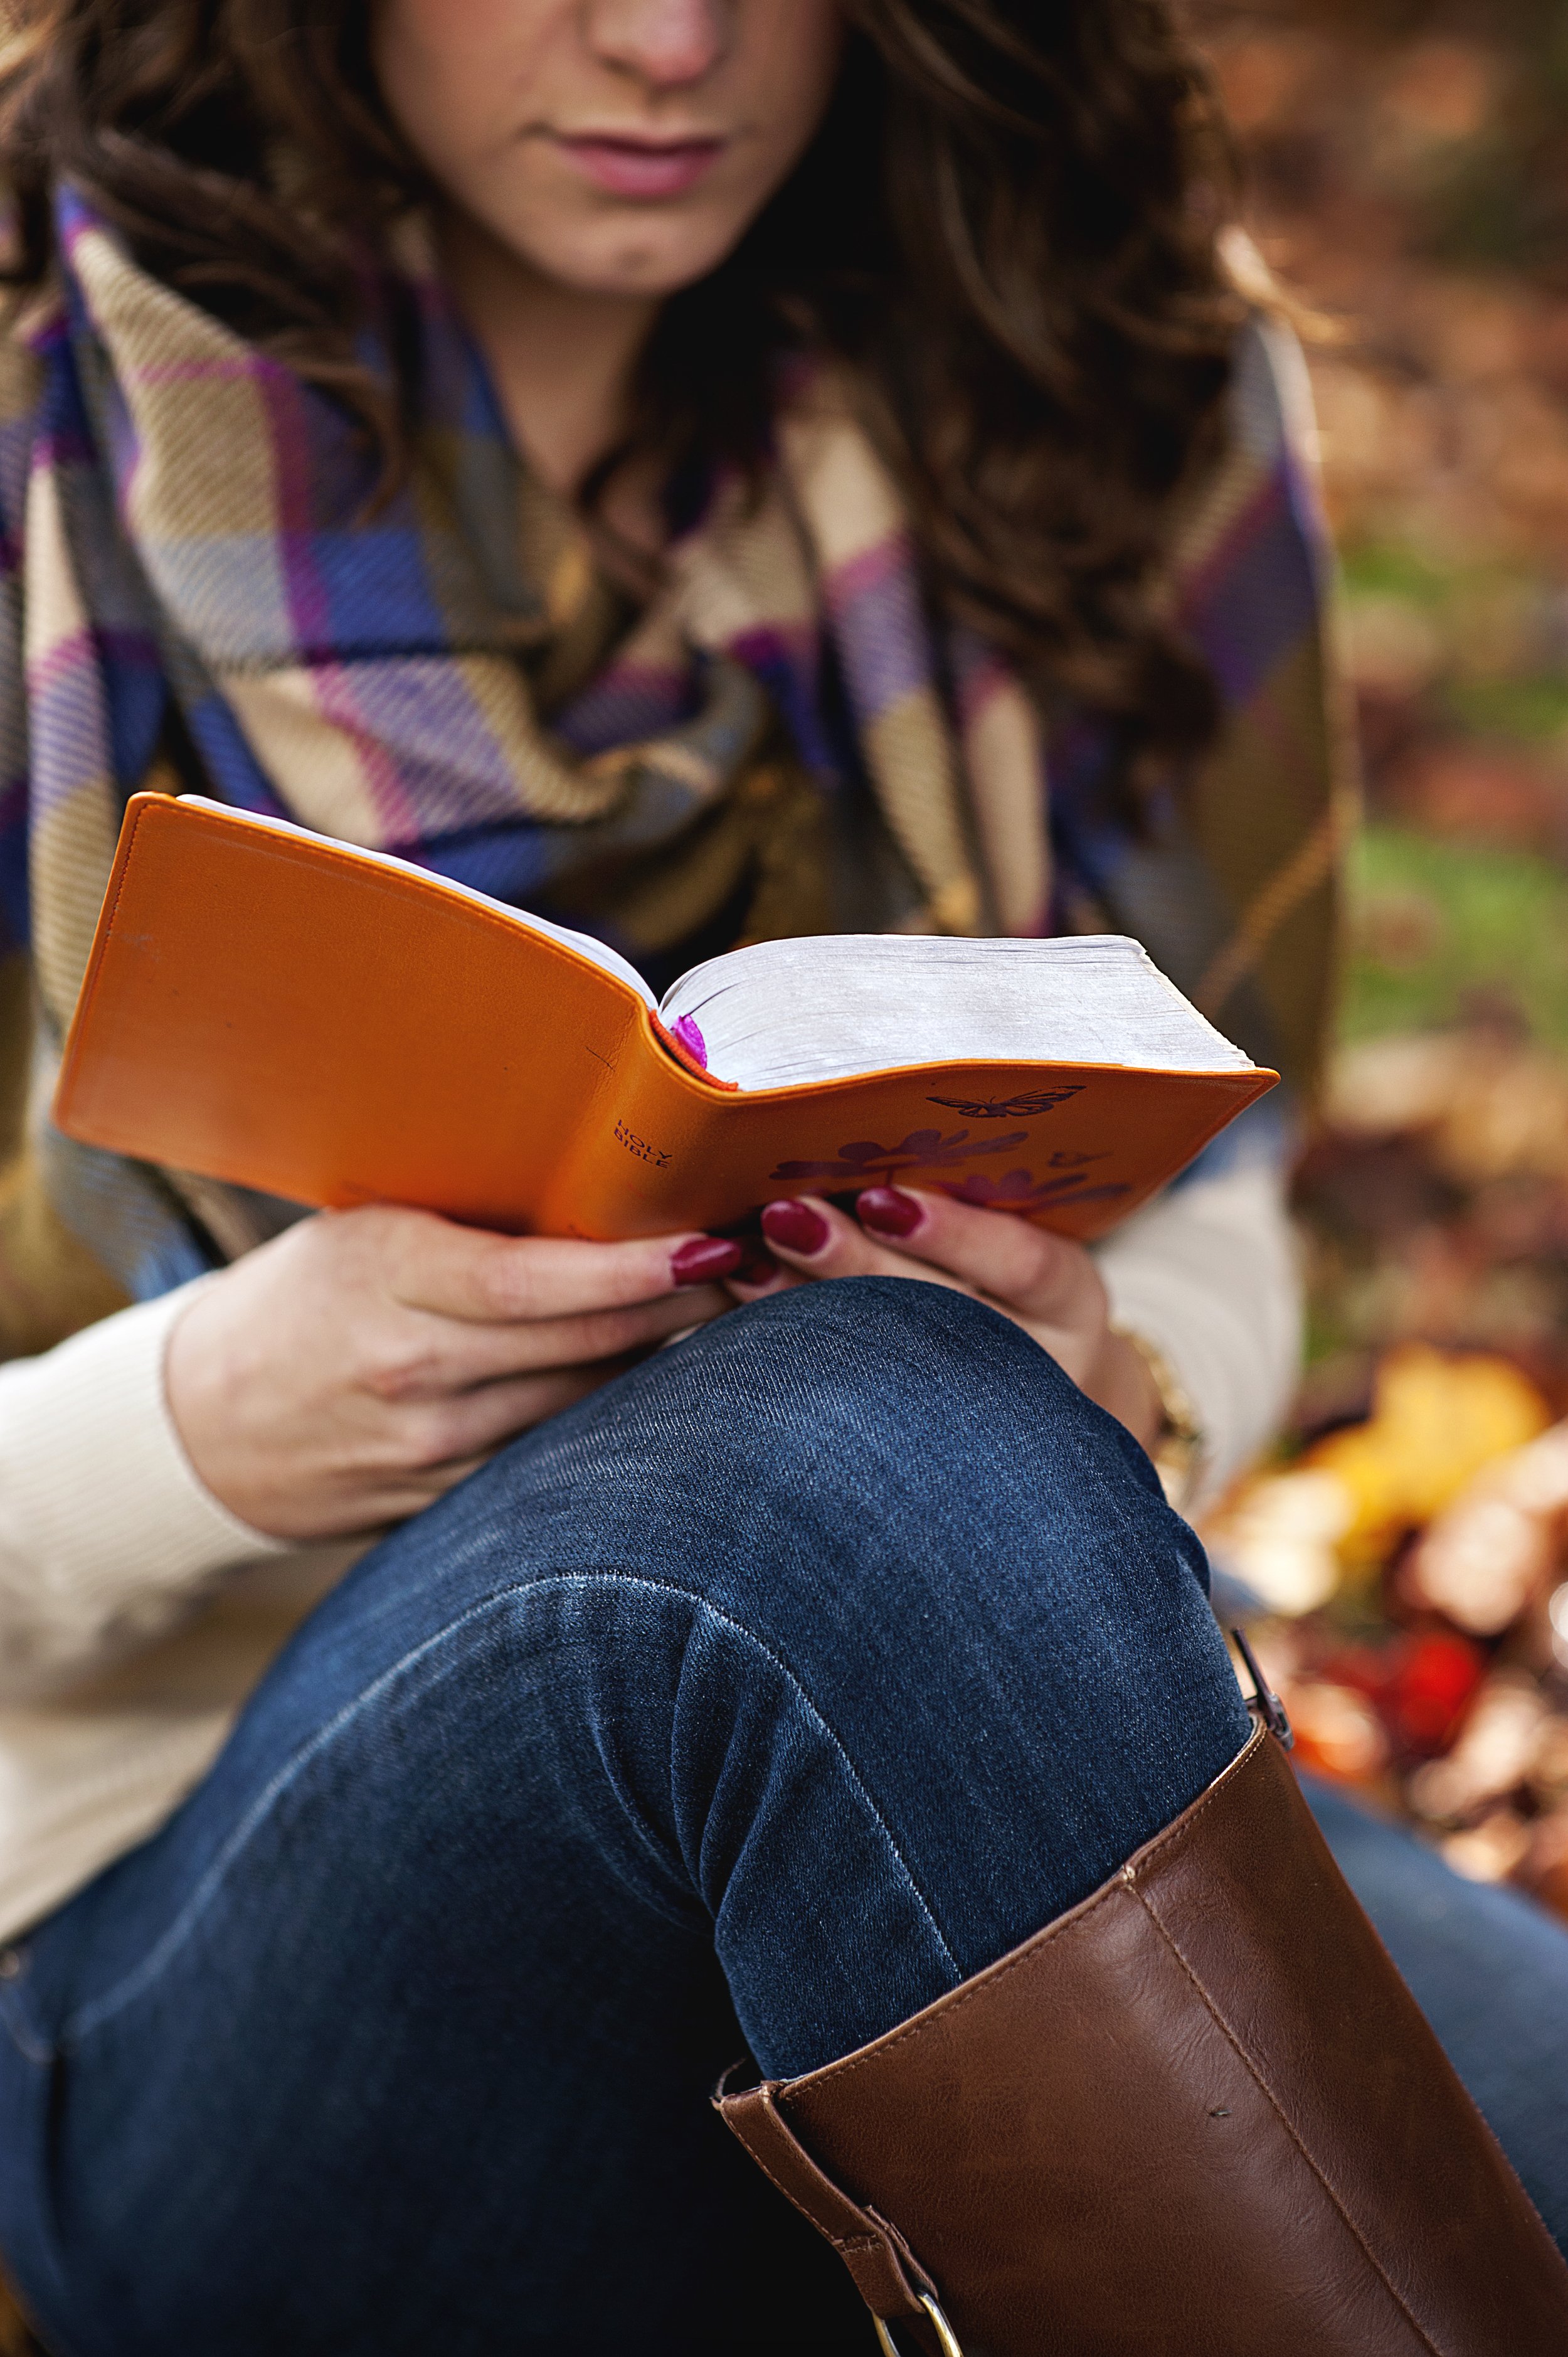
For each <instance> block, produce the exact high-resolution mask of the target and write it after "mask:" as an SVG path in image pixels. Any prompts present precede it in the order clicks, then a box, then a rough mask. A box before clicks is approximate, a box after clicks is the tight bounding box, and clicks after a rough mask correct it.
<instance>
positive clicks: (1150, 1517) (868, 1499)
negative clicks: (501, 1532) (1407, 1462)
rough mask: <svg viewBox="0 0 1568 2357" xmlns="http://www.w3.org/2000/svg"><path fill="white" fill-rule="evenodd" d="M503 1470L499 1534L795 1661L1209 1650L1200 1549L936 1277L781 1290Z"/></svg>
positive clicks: (1123, 1448) (997, 1332) (1136, 1472)
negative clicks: (504, 1518) (840, 1655)
mask: <svg viewBox="0 0 1568 2357" xmlns="http://www.w3.org/2000/svg"><path fill="white" fill-rule="evenodd" d="M511 1455H512V1457H513V1458H514V1460H515V1461H514V1464H513V1467H512V1469H511V1470H510V1472H503V1473H502V1474H500V1475H499V1477H498V1478H499V1480H500V1482H501V1484H502V1492H503V1495H504V1496H505V1497H506V1498H507V1500H508V1512H510V1515H511V1517H512V1520H511V1543H512V1544H522V1545H524V1546H525V1547H526V1550H527V1551H528V1552H529V1553H531V1554H534V1555H535V1557H536V1560H542V1559H548V1560H549V1561H550V1562H551V1563H552V1564H553V1566H556V1567H559V1566H561V1565H562V1564H563V1563H564V1562H568V1561H570V1562H575V1563H577V1564H579V1565H584V1566H586V1565H588V1564H590V1563H596V1564H598V1565H600V1566H607V1565H611V1564H614V1565H616V1566H619V1567H620V1568H622V1569H634V1570H638V1571H639V1572H641V1573H643V1574H645V1575H647V1576H650V1577H655V1578H659V1579H661V1580H666V1579H667V1580H670V1581H671V1582H673V1583H674V1584H676V1585H678V1586H682V1587H688V1588H690V1589H691V1590H692V1591H693V1592H694V1593H696V1594H699V1595H700V1596H701V1597H702V1598H703V1599H704V1600H706V1601H707V1602H709V1603H710V1604H712V1605H714V1607H715V1608H717V1609H720V1610H723V1611H726V1612H730V1613H733V1614H734V1615H735V1616H736V1618H737V1619H738V1620H741V1621H743V1622H744V1623H745V1624H746V1625H747V1626H749V1627H756V1628H757V1629H758V1630H759V1631H761V1632H763V1633H765V1634H766V1635H767V1636H768V1638H769V1640H770V1641H777V1642H779V1643H780V1644H783V1645H786V1646H787V1647H788V1649H789V1652H790V1653H791V1655H793V1654H794V1653H795V1652H796V1651H797V1649H798V1648H803V1649H805V1650H806V1651H807V1652H811V1653H819V1652H822V1650H823V1649H824V1648H826V1647H829V1646H831V1645H832V1644H834V1643H837V1644H840V1645H842V1646H843V1647H845V1648H848V1649H850V1650H851V1651H853V1652H854V1656H855V1658H856V1659H860V1660H864V1659H865V1655H866V1652H867V1649H868V1647H870V1648H871V1649H872V1650H873V1651H874V1650H875V1641H876V1638H877V1636H878V1634H879V1633H881V1634H883V1635H885V1636H886V1640H887V1641H888V1643H889V1644H890V1645H893V1646H896V1647H897V1650H898V1658H899V1661H900V1664H901V1668H900V1677H901V1681H902V1682H906V1683H907V1681H908V1677H909V1675H910V1674H911V1672H912V1668H913V1665H914V1664H915V1663H917V1662H918V1660H919V1658H920V1656H921V1652H922V1650H923V1649H927V1648H933V1647H934V1648H938V1649H940V1652H942V1653H943V1655H944V1656H950V1653H951V1652H952V1649H953V1648H954V1647H955V1646H958V1645H974V1644H993V1645H997V1646H1002V1645H1004V1644H1006V1643H1007V1642H1009V1641H1014V1640H1017V1641H1027V1642H1028V1643H1029V1644H1031V1645H1033V1646H1035V1647H1036V1648H1037V1647H1038V1646H1039V1645H1041V1644H1042V1643H1044V1642H1047V1641H1048V1642H1049V1643H1050V1645H1051V1646H1052V1648H1053V1650H1060V1651H1062V1652H1064V1653H1068V1654H1070V1655H1071V1657H1072V1658H1073V1659H1074V1660H1075V1661H1076V1662H1078V1663H1093V1664H1095V1665H1096V1666H1097V1669H1098V1672H1099V1674H1102V1675H1105V1676H1107V1677H1108V1678H1110V1679H1111V1680H1112V1683H1115V1682H1116V1679H1117V1676H1118V1674H1119V1671H1120V1670H1124V1669H1125V1667H1126V1666H1127V1664H1128V1663H1129V1660H1130V1659H1133V1658H1135V1659H1140V1660H1144V1659H1148V1658H1151V1657H1153V1656H1154V1655H1155V1653H1157V1652H1159V1651H1160V1650H1162V1649H1164V1650H1167V1651H1168V1649H1169V1648H1170V1647H1171V1645H1172V1644H1173V1642H1177V1643H1178V1644H1184V1645H1186V1646H1187V1647H1188V1648H1190V1647H1192V1646H1195V1645H1196V1646H1197V1647H1199V1648H1200V1649H1201V1648H1202V1647H1204V1646H1211V1645H1212V1644H1213V1643H1215V1642H1217V1639H1216V1637H1215V1632H1214V1630H1213V1624H1212V1620H1210V1619H1209V1617H1208V1610H1207V1606H1206V1604H1205V1601H1204V1596H1203V1592H1202V1589H1203V1581H1204V1579H1205V1577H1206V1571H1205V1566H1204V1561H1203V1555H1202V1550H1201V1548H1200V1547H1199V1545H1198V1544H1197V1540H1196V1539H1195V1538H1194V1536H1193V1534H1191V1532H1190V1531H1188V1530H1187V1526H1186V1525H1185V1523H1182V1522H1181V1521H1180V1519H1179V1518H1178V1517H1177V1516H1176V1515H1175V1514H1173V1513H1172V1512H1170V1510H1169V1508H1168V1507H1167V1506H1166V1505H1165V1501H1164V1498H1163V1496H1162V1495H1161V1492H1160V1490H1159V1485H1158V1482H1157V1480H1156V1479H1155V1474H1154V1471H1153V1469H1152V1468H1151V1466H1150V1465H1149V1463H1148V1460H1147V1458H1145V1457H1144V1454H1143V1451H1142V1450H1141V1449H1140V1448H1138V1447H1137V1445H1136V1443H1135V1442H1134V1441H1133V1439H1132V1438H1131V1437H1130V1436H1129V1435H1128V1434H1127V1433H1126V1432H1125V1431H1124V1429H1123V1428H1122V1426H1120V1425H1119V1424H1118V1423H1116V1421H1115V1420H1114V1419H1113V1418H1112V1417H1111V1416H1109V1415H1106V1414H1105V1413H1104V1412H1103V1411H1102V1410H1101V1409H1100V1408H1098V1407H1096V1406H1095V1405H1093V1404H1092V1403H1091V1402H1090V1401H1089V1400H1087V1399H1086V1398H1085V1397H1084V1395H1083V1394H1081V1393H1080V1392H1079V1390H1078V1388H1077V1387H1076V1385H1075V1384H1073V1383H1071V1382H1070V1381H1069V1378H1068V1377H1067V1376H1066V1375H1065V1374H1064V1373H1063V1372H1062V1371H1061V1370H1060V1368H1059V1367H1058V1366H1057V1365H1056V1364H1055V1362H1054V1361H1052V1360H1051V1359H1050V1358H1049V1357H1048V1356H1047V1353H1046V1352H1045V1351H1042V1350H1041V1349H1040V1348H1039V1347H1038V1346H1037V1345H1036V1343H1035V1342H1034V1341H1033V1340H1031V1339H1030V1338H1029V1337H1028V1336H1027V1335H1026V1334H1025V1333H1024V1332H1023V1331H1022V1329H1020V1328H1018V1327H1017V1326H1015V1324H1013V1323H1012V1322H1011V1321H1010V1320H1008V1319H1006V1318H1003V1317H1001V1316H1000V1315H999V1314H997V1313H996V1312H994V1311H993V1310H991V1309H988V1308H985V1307H984V1306H983V1304H980V1303H978V1302H975V1301H973V1300H972V1299H971V1298H970V1297H967V1296H965V1295H962V1294H960V1293H958V1292H956V1291H954V1290H952V1289H951V1288H949V1287H945V1286H934V1285H930V1284H927V1283H923V1282H920V1281H918V1280H902V1279H897V1278H885V1277H865V1278H854V1279H847V1280H842V1281H839V1282H835V1283H832V1284H825V1285H819V1286H803V1287H800V1288H799V1289H797V1290H795V1291H793V1292H790V1293H788V1294H784V1295H780V1296H775V1297H772V1298H770V1299H769V1300H768V1301H765V1302H762V1303H758V1304H756V1305H753V1306H751V1307H749V1308H744V1309H741V1310H738V1311H736V1312H735V1313H734V1314H732V1315H731V1316H728V1317H725V1318H721V1319H720V1320H718V1321H717V1322H716V1323H715V1324H714V1325H713V1326H710V1327H708V1328H706V1329H704V1330H703V1332H702V1333H701V1334H699V1335H695V1336H693V1338H692V1339H691V1340H688V1341H687V1342H685V1343H683V1344H682V1345H680V1346H679V1347H678V1348H676V1349H675V1350H672V1351H666V1352H662V1353H660V1355H659V1357H658V1358H656V1359H655V1360H652V1361H649V1362H648V1363H647V1364H645V1365H644V1366H643V1367H641V1368H639V1370H637V1371H636V1372H634V1373H633V1374H632V1375H631V1376H629V1377H628V1378H627V1379H625V1380H624V1381H623V1382H621V1383H618V1384H616V1385H614V1386H612V1387H611V1388H610V1389H608V1390H607V1391H606V1392H605V1393H603V1394H599V1395H598V1396H597V1397H596V1399H594V1400H591V1401H589V1402H586V1403H585V1404H584V1405H583V1406H582V1407H580V1408H578V1409H575V1410H574V1411H572V1412H571V1413H570V1414H569V1415H566V1416H564V1417H562V1418H560V1419H558V1420H557V1422H556V1424H555V1425H553V1426H551V1427H548V1428H547V1429H546V1431H545V1432H543V1433H542V1434H540V1435H538V1436H536V1437H534V1439H533V1440H532V1441H531V1442H528V1443H524V1444H521V1446H520V1448H519V1449H518V1450H516V1451H514V1452H511ZM1052 1632H1054V1633H1052Z"/></svg>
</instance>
